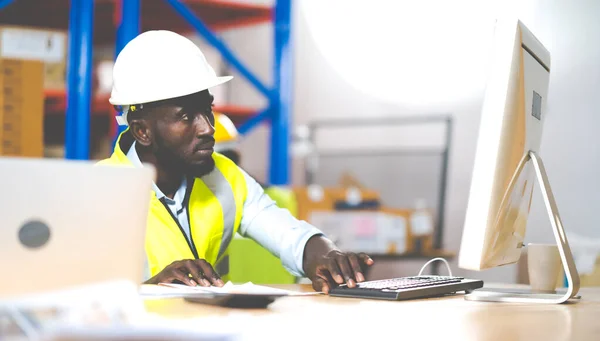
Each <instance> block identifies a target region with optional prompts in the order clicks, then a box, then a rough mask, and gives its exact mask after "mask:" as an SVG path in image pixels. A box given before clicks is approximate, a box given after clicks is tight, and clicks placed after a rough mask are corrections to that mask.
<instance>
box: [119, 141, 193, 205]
mask: <svg viewBox="0 0 600 341" xmlns="http://www.w3.org/2000/svg"><path fill="white" fill-rule="evenodd" d="M135 145H136V142H135V141H134V142H133V143H132V144H131V147H130V148H129V151H127V158H128V159H129V161H131V163H132V164H133V165H134V166H135V167H144V165H143V164H142V160H140V157H139V155H138V153H137V151H136V149H135ZM186 188H187V180H186V179H185V177H183V181H182V182H181V186H180V187H179V190H177V193H175V196H174V199H177V198H178V197H179V196H180V195H179V194H180V192H183V193H184V195H185V189H186ZM152 189H153V190H154V193H156V198H157V199H159V200H161V199H162V198H165V200H166V201H167V203H169V204H174V203H175V202H176V201H175V200H172V199H170V198H169V197H167V196H166V195H165V194H164V193H163V192H162V191H161V190H160V188H158V186H156V184H155V183H154V182H152ZM181 199H182V198H181ZM182 200H183V199H182ZM177 201H179V200H177Z"/></svg>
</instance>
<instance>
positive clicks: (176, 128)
mask: <svg viewBox="0 0 600 341" xmlns="http://www.w3.org/2000/svg"><path fill="white" fill-rule="evenodd" d="M212 103H213V96H212V95H211V94H210V93H209V92H208V91H202V92H200V93H197V94H193V95H190V96H186V97H182V98H179V99H176V100H172V101H167V102H166V103H165V104H161V105H160V106H159V107H157V108H153V109H151V110H152V113H151V114H150V118H149V128H150V129H151V130H152V132H151V134H150V136H151V137H150V140H151V145H150V146H149V147H150V148H151V149H152V152H153V154H154V155H155V157H156V161H157V163H158V164H159V165H160V166H161V167H166V168H169V169H174V170H178V171H181V172H183V173H184V174H186V175H190V176H195V177H201V176H203V175H206V174H208V173H210V172H211V171H212V170H213V169H214V167H215V163H214V160H213V158H212V154H213V151H214V150H213V148H214V145H215V139H214V133H215V129H214V124H215V122H214V116H213V112H212Z"/></svg>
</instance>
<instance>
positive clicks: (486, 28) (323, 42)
mask: <svg viewBox="0 0 600 341" xmlns="http://www.w3.org/2000/svg"><path fill="white" fill-rule="evenodd" d="M493 2H494V1H481V0H453V1H448V0H418V1H416V0H415V1H401V0H369V1H364V0H357V1H355V0H327V1H323V0H305V1H301V2H299V5H300V10H301V11H302V13H303V17H304V20H305V21H306V22H307V26H308V31H309V33H310V34H311V37H312V39H313V40H314V42H315V44H316V46H317V48H318V49H319V50H320V52H321V53H322V55H323V56H324V58H325V59H326V60H327V62H328V63H329V64H330V65H331V67H332V68H333V69H334V70H335V71H336V72H337V73H338V74H339V75H340V76H341V77H342V78H343V79H344V80H345V81H347V82H348V83H350V84H351V85H352V86H354V87H356V88H357V89H359V90H360V91H361V92H363V93H365V94H367V95H370V96H373V97H376V98H379V99H381V100H384V101H390V102H396V103H404V104H412V105H427V106H430V105H435V104H442V103H455V102H457V101H460V100H462V99H465V98H469V97H472V96H473V94H474V93H476V92H478V91H480V90H481V89H482V87H483V85H484V83H485V79H486V71H487V69H486V67H487V65H488V59H489V58H488V56H489V53H490V50H489V49H490V47H491V38H492V35H493V24H494V16H493V11H494V8H493V6H491V5H492V3H493ZM507 2H510V1H507Z"/></svg>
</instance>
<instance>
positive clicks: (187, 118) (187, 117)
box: [181, 114, 190, 121]
mask: <svg viewBox="0 0 600 341" xmlns="http://www.w3.org/2000/svg"><path fill="white" fill-rule="evenodd" d="M189 119H190V116H189V115H188V114H181V120H182V121H189Z"/></svg>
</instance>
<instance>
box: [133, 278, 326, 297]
mask: <svg viewBox="0 0 600 341" xmlns="http://www.w3.org/2000/svg"><path fill="white" fill-rule="evenodd" d="M199 293H226V294H246V295H284V296H307V295H319V294H322V293H321V292H299V291H292V290H284V289H279V288H273V287H268V286H262V285H256V284H253V283H252V282H248V283H244V284H233V283H231V282H227V283H226V284H225V285H224V286H222V287H215V286H210V287H203V286H195V287H191V286H187V285H182V284H173V283H160V284H159V285H144V286H142V288H141V290H140V294H141V295H142V296H160V297H165V296H172V297H177V296H185V295H188V294H199Z"/></svg>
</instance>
